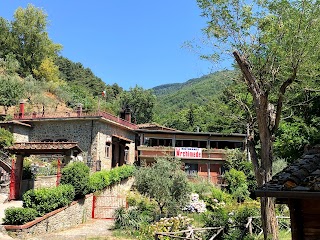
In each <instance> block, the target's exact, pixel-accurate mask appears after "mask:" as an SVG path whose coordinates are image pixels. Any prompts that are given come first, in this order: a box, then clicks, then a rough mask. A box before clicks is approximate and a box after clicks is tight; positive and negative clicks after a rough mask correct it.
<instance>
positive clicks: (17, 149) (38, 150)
mask: <svg viewBox="0 0 320 240" xmlns="http://www.w3.org/2000/svg"><path fill="white" fill-rule="evenodd" d="M6 149H7V150H8V151H9V152H10V153H11V154H15V155H16V161H15V166H14V173H13V174H14V177H11V182H10V186H13V187H10V200H14V199H19V198H20V188H21V181H22V170H23V160H24V157H28V156H30V155H43V154H49V155H50V154H52V155H55V154H61V155H64V156H65V158H66V160H67V162H68V161H69V160H70V159H71V156H77V155H78V154H79V153H81V152H82V150H81V148H80V147H79V146H78V143H77V142H21V143H15V144H14V145H13V146H10V147H8V148H6Z"/></svg>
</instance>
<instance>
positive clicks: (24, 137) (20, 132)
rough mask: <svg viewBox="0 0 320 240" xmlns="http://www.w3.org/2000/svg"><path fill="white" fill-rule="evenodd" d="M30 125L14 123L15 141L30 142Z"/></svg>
mask: <svg viewBox="0 0 320 240" xmlns="http://www.w3.org/2000/svg"><path fill="white" fill-rule="evenodd" d="M30 131H31V129H30V127H26V126H20V125H13V130H12V132H13V138H14V140H15V142H29V134H30Z"/></svg>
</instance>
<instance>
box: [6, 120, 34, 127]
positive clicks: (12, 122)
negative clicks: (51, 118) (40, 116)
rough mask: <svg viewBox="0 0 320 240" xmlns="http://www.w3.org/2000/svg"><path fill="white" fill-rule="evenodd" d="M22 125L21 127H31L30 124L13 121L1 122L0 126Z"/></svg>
mask: <svg viewBox="0 0 320 240" xmlns="http://www.w3.org/2000/svg"><path fill="white" fill-rule="evenodd" d="M11 124H12V125H21V126H25V127H30V128H31V125H30V124H28V123H23V122H20V121H17V120H12V121H0V125H11Z"/></svg>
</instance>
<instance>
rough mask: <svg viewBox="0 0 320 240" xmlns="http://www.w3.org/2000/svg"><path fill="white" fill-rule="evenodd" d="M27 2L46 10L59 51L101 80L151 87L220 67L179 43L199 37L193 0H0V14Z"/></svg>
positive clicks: (8, 15) (8, 13) (199, 21)
mask: <svg viewBox="0 0 320 240" xmlns="http://www.w3.org/2000/svg"><path fill="white" fill-rule="evenodd" d="M28 3H31V4H33V5H34V6H36V7H39V8H42V9H43V10H44V11H45V12H46V13H47V14H48V20H49V24H50V25H49V27H48V32H49V37H50V38H51V39H52V40H53V42H55V43H60V44H62V45H63V50H62V52H61V55H63V56H64V57H67V58H69V59H70V60H72V61H75V62H81V63H82V64H83V65H84V67H89V68H91V69H92V71H93V72H94V74H95V75H97V76H98V77H100V78H101V79H102V80H103V81H104V82H106V83H107V84H113V83H117V84H119V85H120V86H121V87H123V88H125V89H129V87H134V86H135V85H139V86H142V87H144V88H151V87H154V86H158V85H161V84H167V83H176V82H184V81H187V80H189V79H191V78H196V77H201V76H202V75H205V74H208V73H210V72H214V71H217V70H220V69H221V68H222V66H221V65H219V64H218V65H213V64H211V63H209V62H206V61H203V60H200V58H199V56H198V54H197V53H195V52H194V51H191V50H190V49H188V48H183V47H182V46H183V45H184V42H185V41H194V40H196V41H198V40H199V39H201V38H202V33H201V29H202V28H203V27H205V19H203V18H201V17H200V9H198V7H197V4H196V0H161V1H147V0H136V1H133V0H122V1H119V0H92V1H88V0H86V1H83V0H78V1H75V0H73V1H72V0H68V1H66V0H64V1H63V0H28V1H25V0H0V16H1V17H4V18H6V19H10V20H11V19H12V16H13V14H14V11H15V10H16V9H17V8H18V7H19V6H21V7H23V8H25V7H26V6H27V4H28Z"/></svg>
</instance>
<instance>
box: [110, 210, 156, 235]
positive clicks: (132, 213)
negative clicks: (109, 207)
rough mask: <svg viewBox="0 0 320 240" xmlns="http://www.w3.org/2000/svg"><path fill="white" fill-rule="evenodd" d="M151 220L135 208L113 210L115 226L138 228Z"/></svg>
mask: <svg viewBox="0 0 320 240" xmlns="http://www.w3.org/2000/svg"><path fill="white" fill-rule="evenodd" d="M152 220H153V218H152V217H150V216H149V215H148V214H145V213H143V212H141V211H140V210H139V209H137V208H129V209H125V208H123V207H121V208H118V209H117V210H116V212H115V228H116V229H127V230H128V229H130V230H138V229H139V228H140V226H141V225H144V224H148V223H150V222H151V221H152Z"/></svg>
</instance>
